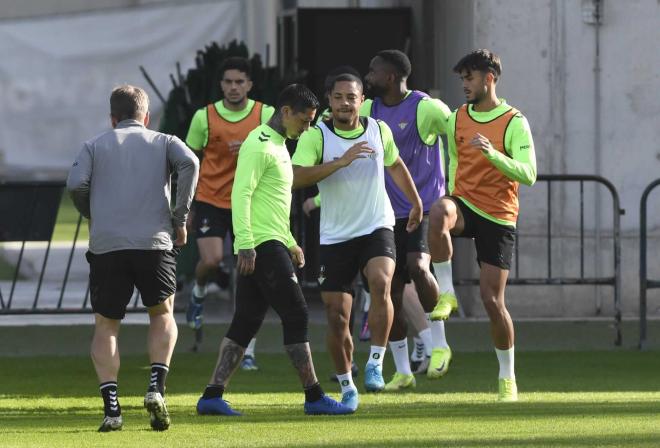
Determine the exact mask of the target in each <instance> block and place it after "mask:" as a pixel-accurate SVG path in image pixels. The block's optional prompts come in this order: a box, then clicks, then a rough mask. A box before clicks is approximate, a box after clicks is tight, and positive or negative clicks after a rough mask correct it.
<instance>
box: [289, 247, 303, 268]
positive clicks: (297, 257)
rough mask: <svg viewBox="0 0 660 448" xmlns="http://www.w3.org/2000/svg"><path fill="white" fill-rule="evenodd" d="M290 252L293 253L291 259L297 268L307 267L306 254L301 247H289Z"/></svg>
mask: <svg viewBox="0 0 660 448" xmlns="http://www.w3.org/2000/svg"><path fill="white" fill-rule="evenodd" d="M289 252H290V253H291V259H292V260H293V264H294V265H295V266H296V267H298V268H302V267H303V266H305V253H304V252H303V250H302V249H301V248H300V246H298V245H296V246H292V247H289Z"/></svg>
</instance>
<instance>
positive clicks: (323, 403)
mask: <svg viewBox="0 0 660 448" xmlns="http://www.w3.org/2000/svg"><path fill="white" fill-rule="evenodd" d="M318 106H319V103H318V100H317V99H316V97H315V96H314V94H313V93H312V92H311V91H310V90H309V89H308V88H306V87H305V86H303V85H300V84H293V85H290V86H289V87H287V88H286V89H284V90H283V91H282V92H281V93H280V96H279V99H278V101H277V112H276V113H275V115H273V117H271V119H270V120H269V121H268V123H267V124H263V125H261V126H259V127H258V128H256V129H255V130H254V131H252V132H251V133H250V134H249V135H248V138H247V139H246V140H245V142H244V143H243V145H242V146H241V150H240V153H239V156H238V167H237V170H236V178H235V180H234V186H233V190H232V194H231V198H232V207H233V213H232V222H233V225H234V230H235V232H236V240H235V242H234V250H235V252H236V253H237V254H238V262H237V270H238V273H239V275H238V280H237V285H236V311H235V313H234V318H233V320H232V322H231V325H230V327H229V330H228V331H227V334H226V336H225V338H224V340H223V341H222V344H221V345H220V354H219V356H218V362H217V365H216V368H215V371H214V373H213V376H212V377H211V380H210V382H209V384H208V385H207V387H206V390H204V394H203V395H202V397H201V398H200V399H199V401H198V402H197V412H198V413H199V414H216V415H229V416H233V415H240V414H239V413H238V412H236V411H234V410H233V409H232V408H231V407H230V406H229V404H228V403H227V402H226V401H224V400H223V398H222V397H223V393H224V390H225V387H226V386H227V384H228V383H229V380H230V378H231V376H232V374H233V373H234V371H235V370H236V368H237V367H238V365H239V363H240V362H241V359H242V358H243V354H244V352H245V347H247V345H248V343H249V342H250V340H251V339H252V338H253V337H254V335H255V334H256V333H257V331H258V330H259V327H260V326H261V324H262V322H263V320H264V317H265V315H266V311H267V310H268V307H269V306H272V307H273V308H274V309H275V311H276V312H277V314H278V315H279V316H280V319H281V321H282V330H283V333H284V348H285V350H286V353H287V355H288V356H289V358H290V359H291V363H292V364H293V366H294V368H295V369H296V370H297V372H298V376H299V377H300V381H301V383H302V385H303V388H304V391H305V404H304V410H305V413H306V414H347V413H351V412H353V411H352V409H349V408H347V407H345V406H344V405H342V404H341V403H337V402H336V401H334V400H333V399H331V398H330V397H328V396H327V395H325V394H324V393H323V390H322V389H321V386H320V385H319V382H318V380H317V378H316V374H315V372H314V364H313V362H312V355H311V352H310V349H309V342H308V339H307V324H308V315H307V305H306V303H305V298H304V297H303V294H302V290H301V289H300V286H299V285H298V279H297V277H296V273H295V269H294V266H293V263H292V260H291V259H292V258H293V262H295V264H296V266H298V267H302V266H303V265H304V263H305V258H304V255H303V252H302V249H300V247H298V245H297V244H296V240H295V239H294V238H293V236H292V235H291V230H290V228H289V214H290V211H291V186H292V182H293V171H292V168H291V158H290V157H289V153H288V151H287V148H286V146H285V144H284V142H285V139H286V138H291V139H297V138H298V137H299V136H300V134H301V133H302V132H303V131H304V130H306V129H308V128H309V125H310V123H311V122H312V120H313V119H314V115H315V114H316V109H317V108H318Z"/></svg>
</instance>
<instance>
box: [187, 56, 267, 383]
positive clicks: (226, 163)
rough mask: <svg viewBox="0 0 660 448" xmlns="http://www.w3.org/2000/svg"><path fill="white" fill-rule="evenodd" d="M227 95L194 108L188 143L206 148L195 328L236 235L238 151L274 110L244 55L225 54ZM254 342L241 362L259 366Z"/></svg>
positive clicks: (191, 315) (197, 212) (191, 319)
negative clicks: (257, 97)
mask: <svg viewBox="0 0 660 448" xmlns="http://www.w3.org/2000/svg"><path fill="white" fill-rule="evenodd" d="M220 76H221V81H220V88H221V89H222V93H223V97H224V98H223V99H222V100H220V101H217V102H215V103H213V104H209V105H207V106H206V107H204V108H202V109H199V110H198V111H197V112H195V115H194V116H193V119H192V121H191V123H190V128H189V130H188V135H187V137H186V143H187V144H188V146H190V147H191V148H192V149H194V150H195V151H203V155H204V157H203V159H202V165H201V171H200V176H199V183H198V185H197V193H196V196H195V204H194V209H193V215H194V218H193V227H194V229H195V236H196V239H197V247H198V248H199V262H198V263H197V266H196V268H195V284H194V286H193V289H192V294H191V297H190V303H189V304H188V311H187V313H186V320H187V322H188V325H189V326H190V327H191V328H193V329H194V330H199V329H200V328H201V327H202V314H203V307H204V299H205V297H206V289H207V288H206V287H207V283H208V282H209V280H214V279H216V278H218V276H219V275H220V274H222V272H221V267H220V264H221V263H222V257H223V252H224V251H223V249H224V239H225V238H226V237H227V235H228V234H229V235H231V236H232V237H233V229H232V219H231V188H232V183H233V182H234V173H235V172H236V161H237V159H238V150H239V148H240V146H241V143H243V141H244V140H245V138H246V137H247V135H248V134H249V133H250V132H251V131H252V130H253V129H255V128H256V127H257V126H259V125H260V124H263V123H265V122H267V121H268V120H269V119H270V117H271V116H272V115H273V113H274V112H275V110H274V109H273V108H272V107H271V106H267V105H265V104H262V103H260V102H259V101H254V100H252V99H250V98H248V94H249V93H250V90H251V89H252V80H251V69H250V61H248V60H247V59H245V58H240V57H230V58H227V59H225V61H224V62H223V64H222V66H221V68H220ZM255 342H256V340H252V341H250V345H249V346H248V348H247V350H246V353H245V357H244V358H243V363H242V365H241V367H242V368H243V369H244V370H257V369H258V367H257V364H256V361H255V357H254V344H255Z"/></svg>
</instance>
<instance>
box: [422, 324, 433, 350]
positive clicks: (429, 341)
mask: <svg viewBox="0 0 660 448" xmlns="http://www.w3.org/2000/svg"><path fill="white" fill-rule="evenodd" d="M418 335H419V338H420V339H421V340H422V341H423V343H424V354H425V355H426V356H431V352H432V351H433V337H432V336H431V328H425V329H423V330H422V331H420V332H419V333H418Z"/></svg>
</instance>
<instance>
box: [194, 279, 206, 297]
mask: <svg viewBox="0 0 660 448" xmlns="http://www.w3.org/2000/svg"><path fill="white" fill-rule="evenodd" d="M193 294H194V296H195V297H201V298H204V297H206V285H203V286H202V285H200V284H199V283H197V282H195V286H194V287H193Z"/></svg>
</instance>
